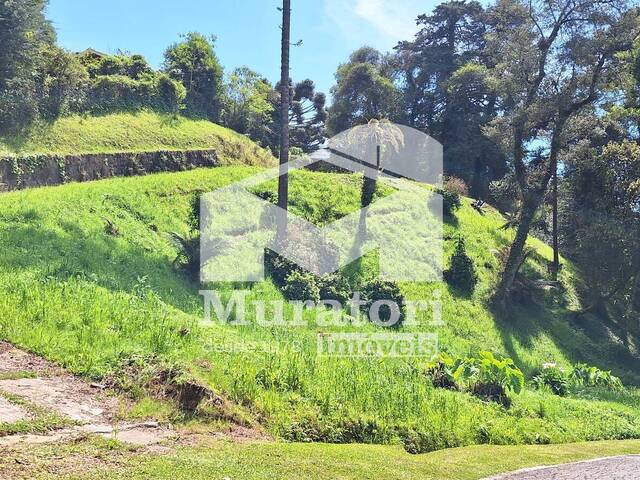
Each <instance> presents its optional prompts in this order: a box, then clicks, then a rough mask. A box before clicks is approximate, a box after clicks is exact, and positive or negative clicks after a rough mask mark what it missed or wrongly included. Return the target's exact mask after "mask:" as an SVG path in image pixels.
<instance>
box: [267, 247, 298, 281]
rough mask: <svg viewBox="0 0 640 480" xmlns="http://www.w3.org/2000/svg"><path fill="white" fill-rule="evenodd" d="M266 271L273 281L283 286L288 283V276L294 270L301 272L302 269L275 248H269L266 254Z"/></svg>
mask: <svg viewBox="0 0 640 480" xmlns="http://www.w3.org/2000/svg"><path fill="white" fill-rule="evenodd" d="M264 263H265V272H266V273H267V275H269V277H271V280H273V283H274V284H275V285H276V286H277V287H279V288H281V289H282V288H283V287H284V286H285V285H286V283H287V277H288V276H289V275H290V274H291V273H293V272H301V271H302V270H301V269H300V267H299V266H298V265H296V264H295V263H294V262H292V261H291V260H289V259H288V258H286V257H283V256H282V255H280V254H279V253H277V252H274V251H273V250H267V251H266V252H265V254H264Z"/></svg>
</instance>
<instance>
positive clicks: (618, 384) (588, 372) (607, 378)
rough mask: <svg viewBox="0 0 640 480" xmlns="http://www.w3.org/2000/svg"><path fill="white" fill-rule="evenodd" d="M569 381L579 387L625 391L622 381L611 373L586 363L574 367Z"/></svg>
mask: <svg viewBox="0 0 640 480" xmlns="http://www.w3.org/2000/svg"><path fill="white" fill-rule="evenodd" d="M569 380H570V381H571V382H572V383H573V384H574V385H577V386H583V387H600V388H605V389H608V390H613V391H621V390H624V385H623V384H622V381H621V380H620V379H619V378H618V377H616V376H615V375H612V374H611V372H610V371H604V370H600V369H599V368H598V367H594V366H589V365H587V364H584V363H578V364H577V365H576V366H575V367H573V370H572V371H571V374H570V375H569Z"/></svg>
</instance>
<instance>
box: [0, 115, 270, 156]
mask: <svg viewBox="0 0 640 480" xmlns="http://www.w3.org/2000/svg"><path fill="white" fill-rule="evenodd" d="M194 149H196V150H197V149H216V150H218V151H219V152H220V157H221V158H222V159H223V161H224V159H225V158H226V157H229V158H239V157H241V156H243V157H245V158H247V159H252V161H251V163H252V164H256V165H264V164H266V163H267V162H269V161H273V159H272V158H271V155H270V154H269V153H268V152H266V151H265V150H263V149H261V148H259V147H258V146H257V145H256V144H255V143H253V142H251V141H250V140H249V139H247V138H246V137H244V136H243V135H240V134H238V133H236V132H234V131H233V130H229V129H227V128H224V127H221V126H219V125H216V124H215V123H211V122H208V121H206V120H189V119H187V118H184V117H179V116H178V117H174V116H170V115H161V114H158V113H153V112H140V113H122V114H112V115H105V116H102V117H83V116H75V117H63V118H60V119H59V120H56V121H55V122H54V123H52V124H47V125H40V126H37V127H35V128H34V129H33V130H32V131H30V132H29V134H27V135H24V136H20V137H12V138H0V155H2V154H3V153H4V154H29V153H55V154H78V153H110V152H140V151H156V150H194Z"/></svg>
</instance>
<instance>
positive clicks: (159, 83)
mask: <svg viewBox="0 0 640 480" xmlns="http://www.w3.org/2000/svg"><path fill="white" fill-rule="evenodd" d="M153 94H154V99H153V106H154V107H155V108H156V109H157V110H160V111H162V112H167V113H178V112H179V111H180V109H181V108H182V106H183V105H184V99H185V97H186V96H187V90H186V89H185V88H184V85H182V84H181V83H178V82H176V81H175V80H172V79H171V78H169V76H168V75H165V74H159V75H158V76H157V77H156V78H155V80H154V92H153Z"/></svg>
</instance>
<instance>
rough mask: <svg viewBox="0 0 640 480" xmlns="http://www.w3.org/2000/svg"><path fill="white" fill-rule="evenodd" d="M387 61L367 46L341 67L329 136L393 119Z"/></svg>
mask: <svg viewBox="0 0 640 480" xmlns="http://www.w3.org/2000/svg"><path fill="white" fill-rule="evenodd" d="M391 76H392V68H391V64H390V59H389V58H388V57H385V56H383V55H382V54H381V53H380V52H378V51H377V50H375V49H373V48H370V47H362V48H360V49H359V50H356V51H355V52H353V53H352V54H351V56H350V57H349V61H348V62H347V63H344V64H342V65H340V67H339V68H338V71H337V72H336V85H335V86H334V87H333V88H332V89H331V93H332V95H333V104H332V105H331V108H330V109H329V114H328V118H327V128H328V129H329V132H330V133H331V134H332V135H335V134H337V133H340V132H341V131H343V130H346V129H348V128H351V127H353V126H355V125H360V124H364V123H367V122H368V121H369V120H372V119H380V118H392V117H393V116H394V112H395V111H396V108H397V104H396V100H397V95H398V92H397V90H396V87H395V85H394V84H393V81H392V79H391Z"/></svg>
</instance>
